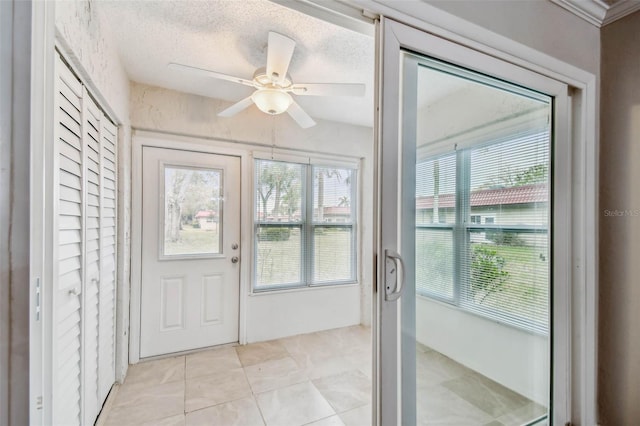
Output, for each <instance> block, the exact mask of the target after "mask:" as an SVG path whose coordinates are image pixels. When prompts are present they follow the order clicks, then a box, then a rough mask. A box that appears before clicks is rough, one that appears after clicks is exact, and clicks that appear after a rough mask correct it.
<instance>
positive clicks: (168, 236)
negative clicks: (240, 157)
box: [163, 166, 223, 256]
mask: <svg viewBox="0 0 640 426" xmlns="http://www.w3.org/2000/svg"><path fill="white" fill-rule="evenodd" d="M222 178H223V171H222V170H215V169H195V168H182V167H173V166H166V167H165V168H164V244H163V255H165V256H178V255H207V254H219V253H220V236H221V235H220V234H221V229H222V210H221V207H222V203H221V202H220V201H221V195H222Z"/></svg>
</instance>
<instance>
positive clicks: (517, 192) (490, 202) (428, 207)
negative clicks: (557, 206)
mask: <svg viewBox="0 0 640 426" xmlns="http://www.w3.org/2000/svg"><path fill="white" fill-rule="evenodd" d="M547 196H548V188H547V185H546V184H534V185H523V186H514V187H509V188H491V189H482V190H478V191H473V192H471V200H470V207H471V208H470V214H469V223H470V224H472V225H529V226H531V225H534V226H544V225H546V224H547V223H548V220H547V219H548V218H547V215H546V204H547V202H548V200H547ZM436 200H437V202H436ZM455 201H456V200H455V194H440V195H439V196H437V198H436V197H434V196H433V195H429V196H419V197H416V223H417V224H418V225H421V224H431V223H435V222H436V221H435V220H434V205H437V218H438V220H437V223H453V222H455ZM523 219H524V220H523Z"/></svg>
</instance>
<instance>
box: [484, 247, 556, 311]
mask: <svg viewBox="0 0 640 426" xmlns="http://www.w3.org/2000/svg"><path fill="white" fill-rule="evenodd" d="M490 247H491V248H493V249H494V250H496V251H497V254H498V255H499V256H502V257H503V258H504V259H505V266H504V270H505V271H507V272H508V273H509V276H508V278H507V280H506V281H505V286H504V290H502V291H500V292H496V293H493V294H491V295H489V296H488V297H487V298H486V299H484V301H483V302H482V304H483V305H485V306H490V307H493V308H496V309H499V310H501V311H504V312H508V313H511V314H514V315H517V316H521V317H524V318H526V319H530V320H533V321H535V322H539V323H545V322H546V321H547V316H548V306H549V262H548V260H547V259H548V253H547V252H546V250H544V249H542V248H536V247H529V246H502V245H493V244H492V245H490Z"/></svg>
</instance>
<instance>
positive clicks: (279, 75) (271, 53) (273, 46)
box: [267, 31, 296, 84]
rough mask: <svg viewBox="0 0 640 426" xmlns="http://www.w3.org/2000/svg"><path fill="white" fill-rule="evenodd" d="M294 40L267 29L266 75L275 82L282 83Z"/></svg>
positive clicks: (294, 46)
mask: <svg viewBox="0 0 640 426" xmlns="http://www.w3.org/2000/svg"><path fill="white" fill-rule="evenodd" d="M295 48H296V42H295V41H293V40H291V39H290V38H289V37H285V36H283V35H282V34H278V33H274V32H273V31H269V44H268V47H267V75H268V76H269V77H270V78H271V81H273V82H274V83H276V84H282V83H284V80H285V78H286V77H287V71H288V70H289V64H290V63H291V57H292V56H293V50H294V49H295Z"/></svg>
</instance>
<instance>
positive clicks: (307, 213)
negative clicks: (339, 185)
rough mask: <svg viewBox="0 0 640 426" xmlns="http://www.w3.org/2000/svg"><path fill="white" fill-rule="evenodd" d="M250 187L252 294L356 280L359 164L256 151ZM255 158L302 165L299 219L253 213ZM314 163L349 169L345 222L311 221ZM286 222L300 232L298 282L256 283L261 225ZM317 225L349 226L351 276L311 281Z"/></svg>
mask: <svg viewBox="0 0 640 426" xmlns="http://www.w3.org/2000/svg"><path fill="white" fill-rule="evenodd" d="M253 159H254V161H253V173H252V177H253V180H252V182H253V191H252V194H253V195H252V200H253V203H252V206H251V208H252V215H253V236H252V244H253V250H252V261H251V263H252V265H251V291H252V293H254V294H260V293H267V292H273V291H280V290H292V289H305V288H314V287H327V286H335V285H346V284H357V283H358V282H359V273H358V271H359V258H360V256H359V249H358V248H359V247H360V243H359V231H358V225H359V217H360V215H359V203H358V200H359V197H360V191H359V186H360V182H359V176H358V175H359V164H358V163H357V162H349V161H344V160H338V159H336V158H334V157H330V156H328V157H306V156H305V157H303V156H299V155H295V154H287V153H284V154H283V153H278V154H274V153H266V152H260V151H255V152H253ZM257 161H275V162H282V163H289V164H299V165H302V166H303V176H302V194H301V202H302V220H301V221H300V222H271V223H270V222H262V221H260V220H259V219H258V218H257V216H256V211H257V205H256V203H257V198H256V191H257V188H258V183H257V168H256V164H257ZM315 167H335V168H343V169H350V170H352V173H353V175H352V176H353V177H352V179H353V182H352V183H351V208H352V218H353V219H352V221H351V222H349V223H344V222H314V220H313V199H314V192H313V187H314V177H313V171H314V168H315ZM265 225H266V227H269V226H273V227H277V226H286V227H294V226H295V227H300V232H301V240H302V241H301V254H300V255H301V266H300V268H301V271H300V277H301V280H300V282H297V283H284V284H272V285H261V286H258V285H257V282H258V279H257V271H256V270H257V265H258V244H257V235H258V229H259V227H260V226H265ZM317 227H332V228H341V227H349V228H351V251H352V253H353V258H352V264H351V271H352V276H351V277H350V278H349V279H346V280H333V281H319V282H314V280H313V276H314V267H313V265H314V262H313V252H314V239H313V234H314V229H315V228H317Z"/></svg>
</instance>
